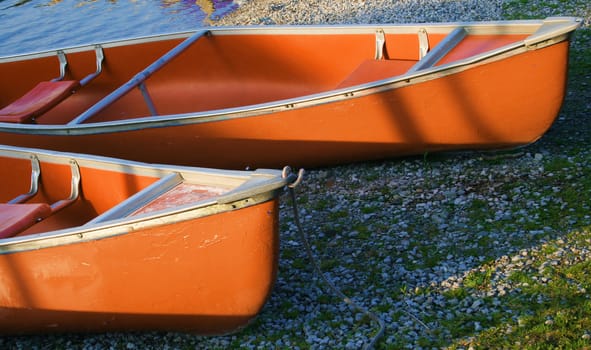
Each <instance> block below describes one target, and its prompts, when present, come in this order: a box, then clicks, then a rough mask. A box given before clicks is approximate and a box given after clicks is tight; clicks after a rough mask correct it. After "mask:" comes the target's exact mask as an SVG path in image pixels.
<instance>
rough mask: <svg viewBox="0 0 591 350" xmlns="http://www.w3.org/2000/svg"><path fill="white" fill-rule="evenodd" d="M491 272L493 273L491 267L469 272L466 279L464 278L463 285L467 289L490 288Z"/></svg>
mask: <svg viewBox="0 0 591 350" xmlns="http://www.w3.org/2000/svg"><path fill="white" fill-rule="evenodd" d="M493 272H494V271H493V269H492V268H491V267H485V268H484V269H481V270H475V271H471V272H469V273H468V274H467V275H466V277H464V285H465V286H466V287H467V288H472V289H479V290H484V289H487V288H488V287H490V281H491V278H492V274H493Z"/></svg>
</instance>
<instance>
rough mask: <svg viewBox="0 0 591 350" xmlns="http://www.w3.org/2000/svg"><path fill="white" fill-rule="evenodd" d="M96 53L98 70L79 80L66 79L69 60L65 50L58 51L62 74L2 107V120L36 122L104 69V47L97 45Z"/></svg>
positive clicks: (40, 83) (41, 83)
mask: <svg viewBox="0 0 591 350" xmlns="http://www.w3.org/2000/svg"><path fill="white" fill-rule="evenodd" d="M95 53H96V62H97V70H96V71H95V72H94V73H92V74H89V75H88V76H86V77H85V78H84V79H82V80H80V81H78V80H64V78H65V76H66V68H67V66H68V60H67V58H66V55H65V54H64V53H63V51H58V53H57V57H58V60H59V62H60V76H59V77H57V78H55V79H52V80H50V81H42V82H39V83H38V84H37V85H36V86H35V87H34V88H33V89H31V90H29V91H28V92H27V93H26V94H24V95H23V96H21V97H20V98H18V99H17V100H16V101H14V102H12V103H11V104H9V105H8V106H6V107H4V108H2V109H0V122H7V123H30V122H34V120H35V118H36V117H38V116H40V115H43V114H44V113H45V112H47V111H49V110H50V109H52V108H53V107H55V106H56V105H57V104H59V103H60V102H62V101H63V100H65V99H66V98H68V97H69V96H71V95H72V94H73V93H74V92H75V91H76V90H77V89H79V88H80V87H82V86H84V85H86V84H88V83H89V82H90V81H91V80H92V79H94V78H96V77H97V76H98V75H99V74H100V73H101V71H102V62H103V59H104V54H103V49H102V47H101V46H99V45H97V46H96V47H95Z"/></svg>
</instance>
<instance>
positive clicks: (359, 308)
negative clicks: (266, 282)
mask: <svg viewBox="0 0 591 350" xmlns="http://www.w3.org/2000/svg"><path fill="white" fill-rule="evenodd" d="M302 175H303V170H302V169H300V173H299V174H298V180H297V181H296V183H294V184H292V185H289V186H288V190H289V194H290V197H291V202H292V208H293V216H294V221H295V223H296V227H297V230H298V233H299V235H300V238H301V240H302V242H303V244H304V247H306V252H307V254H308V258H309V259H310V262H311V263H312V266H314V269H315V270H316V273H318V275H320V278H322V281H323V282H324V283H325V284H326V285H327V286H328V288H329V289H330V290H331V291H332V293H334V294H335V295H336V296H338V297H339V298H341V299H342V300H343V302H345V303H346V304H347V305H349V306H350V307H351V308H353V309H354V310H357V311H359V312H361V313H363V314H365V315H366V316H368V317H369V318H370V319H372V320H373V321H374V322H376V323H377V324H378V326H379V330H378V333H377V334H376V335H374V336H373V338H372V339H371V341H370V342H369V343H367V344H365V346H364V347H363V348H364V349H373V348H374V346H375V344H376V342H377V341H378V340H379V339H380V338H381V337H382V335H383V334H384V329H385V326H384V321H382V319H381V318H379V317H378V316H377V315H376V314H374V313H373V312H371V311H369V310H368V309H366V308H364V307H363V306H361V305H359V304H357V303H356V302H354V301H353V300H351V299H350V298H349V297H348V296H346V295H345V294H344V293H343V292H341V290H340V289H339V288H338V287H337V286H335V285H334V283H332V281H331V280H330V279H328V277H326V275H325V274H324V272H322V269H320V264H319V263H318V260H317V259H316V258H315V257H314V253H313V252H312V248H311V246H310V242H309V240H308V237H307V235H306V233H305V232H304V229H303V228H302V224H301V221H300V215H299V213H298V208H297V203H296V196H295V189H294V188H295V187H296V185H297V183H299V181H300V180H301V178H302Z"/></svg>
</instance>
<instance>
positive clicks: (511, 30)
mask: <svg viewBox="0 0 591 350" xmlns="http://www.w3.org/2000/svg"><path fill="white" fill-rule="evenodd" d="M561 23H562V25H560V24H561ZM580 23H581V21H580V19H578V18H574V17H550V18H547V19H545V20H520V21H494V22H454V23H442V24H424V25H420V24H419V25H417V24H409V25H396V26H387V25H386V26H378V25H372V26H357V25H346V26H277V27H270V28H268V27H235V28H234V27H228V28H221V29H217V28H212V29H211V33H212V35H230V34H232V35H236V34H239V35H241V34H242V35H246V34H251V33H257V34H279V33H281V34H288V33H297V34H303V33H310V34H319V35H321V34H326V33H332V34H335V33H334V32H335V31H337V32H338V34H348V33H353V34H364V33H372V34H373V33H375V30H376V29H381V30H384V32H386V33H416V31H418V30H419V29H422V28H428V31H429V32H430V33H448V32H449V31H451V30H453V29H454V28H456V27H458V26H463V27H464V28H465V29H466V30H467V31H468V33H469V34H487V33H488V34H490V33H499V32H502V33H506V34H530V36H529V37H528V38H526V39H524V40H522V41H520V42H517V43H514V44H510V45H506V46H503V47H500V48H498V49H496V50H492V51H489V52H486V53H483V54H479V55H475V56H472V57H469V58H466V59H463V60H458V61H455V62H452V63H448V64H444V65H440V66H435V67H430V68H427V69H424V70H420V71H416V72H412V73H406V74H403V75H399V76H396V77H392V78H388V79H384V80H378V81H374V82H371V83H367V84H361V85H356V86H352V87H347V88H342V89H335V90H330V91H326V92H322V93H317V94H311V95H306V96H300V97H296V98H290V99H284V100H278V101H272V102H267V103H262V104H255V105H248V106H242V107H234V108H225V109H218V110H210V111H204V112H193V113H182V114H170V115H163V116H155V117H141V118H133V119H126V120H118V121H110V122H98V123H86V124H74V125H68V126H66V125H43V124H32V125H31V124H12V123H0V132H10V133H17V134H35V135H92V134H103V133H112V132H121V131H133V130H137V129H139V128H142V129H144V128H158V127H173V126H182V125H190V124H199V123H205V122H212V121H223V120H230V119H236V118H244V117H250V116H255V115H263V114H271V113H276V112H281V111H285V110H293V109H299V108H306V107H311V106H314V105H320V104H326V103H331V102H338V101H344V100H347V99H351V98H357V97H362V96H366V95H371V94H374V93H378V92H383V91H387V90H391V89H396V88H398V87H401V86H410V85H412V84H417V83H421V82H424V81H428V80H433V79H437V78H441V77H444V76H447V75H450V74H455V73H458V72H461V71H464V70H467V69H471V68H473V67H477V66H479V65H482V64H487V63H490V62H494V61H497V60H501V59H504V58H507V57H510V56H513V55H518V54H521V53H524V52H527V51H530V50H533V49H538V48H542V47H545V46H549V45H552V44H555V43H558V42H561V41H564V40H567V39H568V37H569V33H570V32H572V31H573V30H574V29H576V28H577V27H578V26H579V25H580ZM544 24H549V27H551V30H550V31H545V32H543V33H542V35H539V36H537V35H536V31H537V30H539V29H540V28H542V27H543V26H544ZM501 29H502V31H501ZM192 33H195V32H193V31H192V32H186V33H175V34H167V35H158V36H153V37H147V38H136V39H129V40H121V41H113V42H110V43H106V44H104V45H102V46H103V47H105V48H106V47H110V46H118V45H125V44H131V43H142V42H148V41H158V40H163V39H168V38H184V37H186V36H189V35H191V34H192ZM538 39H539V40H538ZM91 47H92V48H94V47H95V46H94V45H91V46H83V47H77V48H71V49H66V50H64V51H65V52H75V51H76V50H79V51H84V50H85V49H86V48H91ZM47 54H48V53H45V54H43V53H40V54H38V55H47ZM49 54H53V53H51V52H50V53H49ZM25 56H26V55H25ZM15 57H16V56H15ZM20 57H22V56H20ZM36 57H41V56H36ZM8 59H10V57H9V58H8ZM2 61H3V59H1V58H0V63H1V62H2Z"/></svg>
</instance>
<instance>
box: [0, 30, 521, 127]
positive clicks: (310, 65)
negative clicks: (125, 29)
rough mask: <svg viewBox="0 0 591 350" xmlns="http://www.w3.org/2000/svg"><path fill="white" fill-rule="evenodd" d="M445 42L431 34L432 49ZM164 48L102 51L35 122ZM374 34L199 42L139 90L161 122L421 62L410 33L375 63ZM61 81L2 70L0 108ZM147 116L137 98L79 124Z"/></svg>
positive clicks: (75, 107)
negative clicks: (80, 83)
mask: <svg viewBox="0 0 591 350" xmlns="http://www.w3.org/2000/svg"><path fill="white" fill-rule="evenodd" d="M445 36H446V33H431V34H429V35H428V42H429V47H430V48H433V47H435V46H436V45H437V44H438V43H439V42H440V41H441V40H442V39H443V38H444V37H445ZM525 37H527V34H498V35H490V34H486V35H483V34H469V35H467V36H466V37H465V38H464V39H463V40H462V42H461V43H460V44H459V45H457V46H456V47H455V48H454V49H452V50H451V51H450V52H449V53H448V54H447V55H446V56H444V57H443V59H442V60H441V61H440V62H439V63H438V64H446V63H449V62H453V61H456V60H459V59H462V58H466V57H470V56H472V55H474V54H478V53H482V52H486V51H490V50H494V49H497V48H499V47H502V46H504V45H508V44H511V43H514V42H517V41H520V40H522V39H524V38H525ZM182 40H183V38H181V39H178V38H177V39H167V40H158V41H150V42H133V43H132V44H129V45H118V46H105V47H104V48H103V50H104V56H105V60H104V62H103V71H102V73H101V74H100V75H99V76H98V77H97V78H96V79H94V80H93V81H92V82H90V83H89V84H88V85H86V86H84V87H82V88H80V89H79V90H78V91H77V92H76V93H75V94H73V95H72V96H71V97H68V98H67V99H66V100H64V101H63V102H61V103H60V104H58V105H57V106H56V107H54V108H53V109H51V110H49V111H48V112H46V113H45V114H43V115H42V116H40V117H38V118H37V119H36V123H38V124H64V123H67V122H69V121H71V120H72V119H74V118H75V117H76V116H78V115H80V114H81V113H82V112H84V111H85V110H86V109H88V108H89V107H91V106H92V105H94V104H95V103H97V102H98V101H99V100H100V99H102V98H103V97H105V96H107V95H108V94H109V93H111V92H112V91H114V90H115V89H117V88H118V87H119V86H121V85H122V84H124V83H125V82H127V81H128V80H129V79H131V78H132V77H133V76H134V75H135V74H137V73H138V72H140V71H142V70H143V69H144V68H146V67H148V66H149V65H150V64H151V63H152V62H154V61H155V60H157V59H158V58H159V57H161V56H162V55H164V54H165V53H166V52H168V51H169V50H171V49H172V48H173V47H175V46H176V45H178V44H179V43H180V42H182ZM375 54H376V35H375V34H373V33H363V34H338V35H318V34H293V33H290V34H276V35H269V34H260V33H259V34H257V33H253V34H248V33H247V34H240V35H229V34H224V35H216V34H215V33H214V34H213V35H210V36H204V37H202V38H200V39H198V40H197V41H196V42H195V43H194V44H192V45H191V46H190V47H189V48H188V49H187V50H185V51H184V52H183V53H181V54H180V55H179V56H177V57H176V58H174V59H173V60H171V61H170V62H169V63H168V64H166V65H165V66H164V67H163V68H162V69H161V70H159V71H157V72H156V73H155V74H154V75H152V76H151V77H150V78H149V79H148V80H147V81H146V88H147V90H148V93H149V95H150V97H151V99H152V101H153V102H154V105H155V108H156V111H157V113H158V114H159V115H165V114H180V113H190V112H198V111H207V110H216V109H224V108H231V107H239V106H246V105H253V104H258V103H265V102H271V101H276V100H281V99H288V98H295V97H299V96H304V95H310V94H315V93H321V92H326V91H330V90H334V89H335V88H344V87H348V86H352V85H357V84H364V83H368V82H371V81H374V80H380V79H385V78H389V77H393V76H397V75H401V74H404V73H405V72H407V71H408V69H409V68H410V67H412V66H413V65H414V64H415V63H416V62H417V61H418V60H419V38H418V36H417V34H414V33H386V34H385V49H384V57H383V59H382V60H376V59H375ZM66 56H67V60H68V70H67V72H68V74H67V75H66V78H67V79H76V80H79V79H82V78H84V77H85V76H86V75H87V74H89V73H91V72H93V71H94V70H95V69H96V67H95V66H96V61H95V52H94V50H93V48H92V47H88V49H87V50H85V51H77V52H68V53H67V55H66ZM58 75H59V66H58V59H57V56H55V55H53V56H45V57H36V58H31V59H26V60H20V61H19V60H15V61H12V62H4V63H2V64H0V76H2V81H1V82H0V108H2V107H4V106H6V105H8V104H10V103H12V102H13V101H14V100H16V99H18V98H19V97H21V96H23V95H24V94H25V93H26V92H27V91H29V90H31V89H32V88H33V87H34V86H35V85H36V84H37V83H39V82H40V81H47V80H51V79H53V78H55V77H57V76H58ZM149 115H150V110H149V109H148V107H147V105H146V103H145V102H144V99H143V97H142V94H141V92H140V91H139V89H137V88H136V89H133V90H132V91H131V92H129V93H128V94H127V95H126V96H124V97H123V98H121V99H119V100H118V101H116V102H114V103H112V104H111V105H110V106H109V107H107V108H106V109H104V110H102V111H101V112H99V113H97V114H96V115H95V116H93V117H91V118H90V119H88V120H86V121H85V123H92V122H105V121H113V120H122V119H130V118H135V117H145V116H149Z"/></svg>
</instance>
